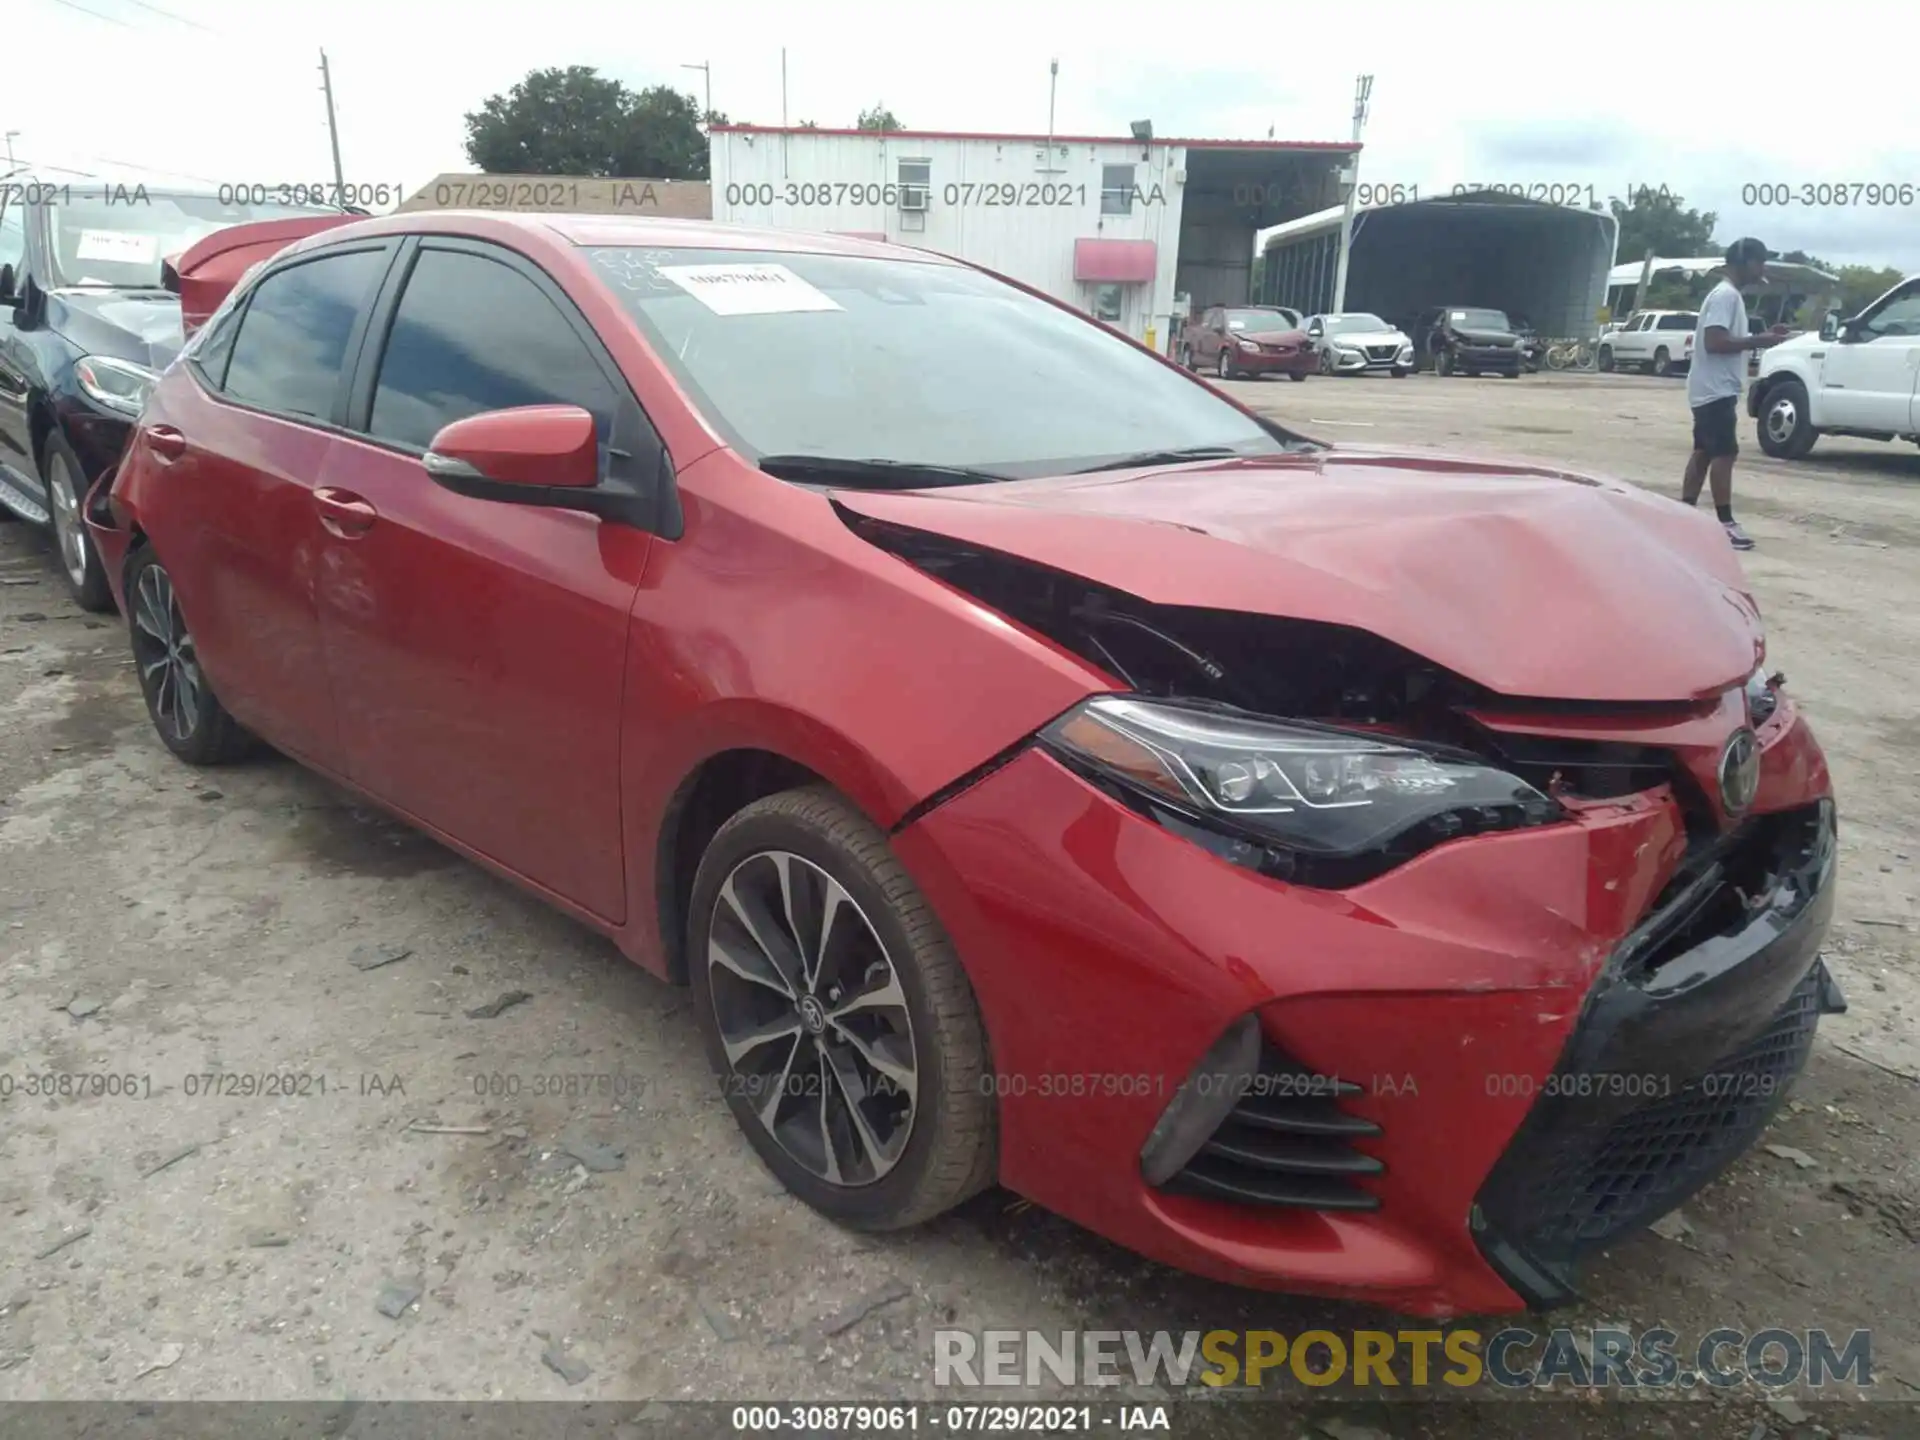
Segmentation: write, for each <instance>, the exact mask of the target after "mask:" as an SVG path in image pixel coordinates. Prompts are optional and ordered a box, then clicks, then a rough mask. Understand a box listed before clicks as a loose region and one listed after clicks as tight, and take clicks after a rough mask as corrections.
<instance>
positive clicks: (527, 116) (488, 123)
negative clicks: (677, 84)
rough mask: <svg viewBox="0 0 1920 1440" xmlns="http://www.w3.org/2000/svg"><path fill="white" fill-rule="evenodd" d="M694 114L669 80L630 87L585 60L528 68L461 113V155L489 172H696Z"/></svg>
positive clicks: (700, 162) (700, 168)
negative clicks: (463, 131)
mask: <svg viewBox="0 0 1920 1440" xmlns="http://www.w3.org/2000/svg"><path fill="white" fill-rule="evenodd" d="M722 118H723V119H724V117H722ZM699 119H700V107H699V103H698V102H697V101H695V100H694V99H693V97H692V96H689V95H682V94H680V93H679V92H678V91H676V90H674V89H673V88H672V87H671V86H667V85H655V86H651V87H650V88H648V89H645V90H641V91H638V92H635V91H633V90H629V89H628V88H627V87H626V86H625V85H622V84H621V83H620V82H619V81H618V80H609V79H607V78H605V77H604V76H602V75H600V74H599V73H598V72H597V71H595V70H594V69H593V67H592V66H589V65H569V66H567V67H566V68H565V69H559V68H554V69H548V70H535V71H533V72H531V73H530V74H529V75H528V76H527V78H526V79H524V80H522V81H521V82H520V83H519V84H517V85H515V86H514V87H513V89H511V90H509V91H508V92H507V93H506V94H505V95H492V96H489V97H488V98H487V99H486V101H485V102H484V103H483V104H482V105H481V107H480V108H479V109H478V110H476V111H471V112H469V113H468V114H467V116H466V126H467V158H468V159H469V160H471V161H472V162H473V163H474V164H475V165H477V166H479V167H480V169H482V170H483V171H486V172H487V173H488V174H495V175H498V174H512V175H606V176H632V177H636V178H645V179H649V180H704V179H706V178H707V154H708V151H707V139H706V137H705V136H704V135H702V134H701V133H700V126H699Z"/></svg>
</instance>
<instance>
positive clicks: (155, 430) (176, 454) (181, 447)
mask: <svg viewBox="0 0 1920 1440" xmlns="http://www.w3.org/2000/svg"><path fill="white" fill-rule="evenodd" d="M147 448H148V449H149V450H151V451H153V457H154V459H156V460H159V461H162V462H165V461H169V460H178V459H179V458H180V457H181V456H182V455H184V454H186V453H187V437H186V436H185V435H182V434H181V433H180V432H179V431H178V430H176V429H174V428H173V426H171V425H150V426H148V427H147Z"/></svg>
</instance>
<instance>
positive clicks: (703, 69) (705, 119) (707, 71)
mask: <svg viewBox="0 0 1920 1440" xmlns="http://www.w3.org/2000/svg"><path fill="white" fill-rule="evenodd" d="M785 56H786V52H785V51H782V52H781V61H780V67H781V70H782V71H783V72H784V71H785V69H786V58H785ZM680 68H681V69H682V70H698V71H699V72H700V73H701V74H702V75H704V76H706V77H707V110H706V114H705V115H703V116H702V117H701V122H702V123H703V124H704V125H705V126H706V127H707V133H708V134H712V133H713V62H712V61H710V60H702V61H701V62H700V63H699V64H698V65H682V66H681V67H680Z"/></svg>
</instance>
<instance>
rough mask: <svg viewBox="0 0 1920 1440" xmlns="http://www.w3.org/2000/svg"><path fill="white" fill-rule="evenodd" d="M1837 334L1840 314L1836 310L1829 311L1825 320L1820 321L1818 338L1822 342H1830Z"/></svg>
mask: <svg viewBox="0 0 1920 1440" xmlns="http://www.w3.org/2000/svg"><path fill="white" fill-rule="evenodd" d="M1839 333H1840V312H1839V311H1837V310H1829V311H1828V312H1827V313H1826V316H1825V318H1823V319H1822V320H1821V321H1820V338H1821V339H1822V340H1831V339H1833V337H1834V336H1836V335H1838V334H1839Z"/></svg>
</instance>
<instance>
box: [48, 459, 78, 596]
mask: <svg viewBox="0 0 1920 1440" xmlns="http://www.w3.org/2000/svg"><path fill="white" fill-rule="evenodd" d="M49 448H50V450H51V453H50V454H49V455H48V456H47V499H48V502H49V503H50V504H51V506H52V508H53V535H54V539H55V540H57V541H58V542H59V545H60V566H61V568H62V569H64V570H65V571H66V572H67V578H68V579H69V580H71V581H72V582H73V586H74V588H75V589H76V590H78V589H79V588H80V587H82V586H83V585H85V584H86V583H87V527H86V525H85V524H84V523H83V522H82V520H81V518H80V490H79V487H78V486H77V485H76V484H75V483H74V475H73V470H72V468H71V467H70V466H69V465H68V464H67V457H66V456H64V455H62V454H61V453H60V451H59V450H58V449H54V448H52V447H49Z"/></svg>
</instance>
